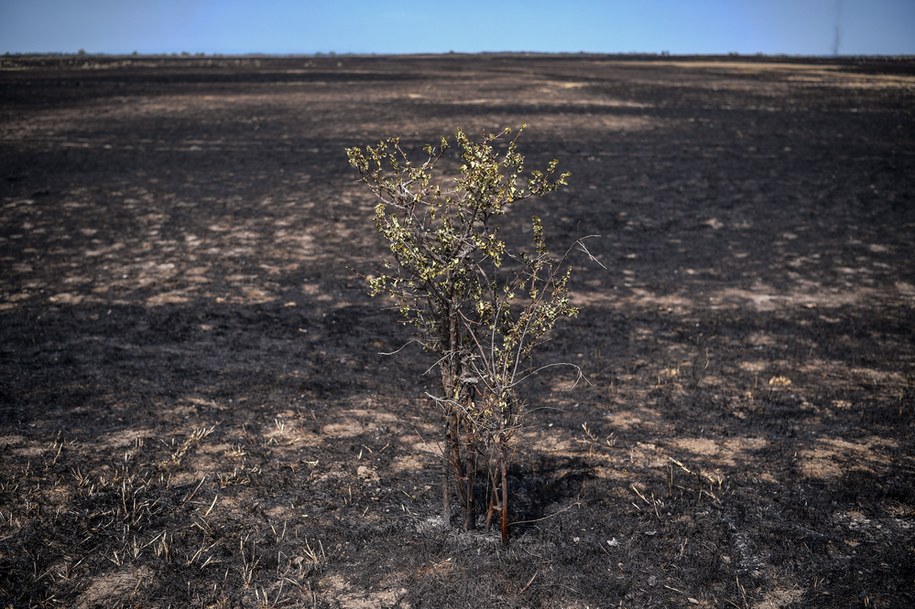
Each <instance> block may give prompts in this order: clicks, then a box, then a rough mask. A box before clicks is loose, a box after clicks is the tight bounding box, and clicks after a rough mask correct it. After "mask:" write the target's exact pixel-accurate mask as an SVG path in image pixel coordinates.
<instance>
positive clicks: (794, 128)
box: [0, 56, 915, 609]
mask: <svg viewBox="0 0 915 609" xmlns="http://www.w3.org/2000/svg"><path fill="white" fill-rule="evenodd" d="M0 68H2V69H0V172H2V173H0V197H2V201H0V606H3V607H7V606H9V607H16V608H19V607H23V608H25V607H57V606H60V607H139V606H142V607H153V606H154V607H260V606H276V607H312V606H314V607H341V608H344V609H356V608H362V607H365V608H368V607H373V608H374V607H412V608H414V609H417V608H421V607H427V608H441V607H475V608H481V607H494V608H496V607H497V608H499V609H508V608H511V607H517V608H521V607H543V608H547V607H549V608H556V607H562V608H570V609H571V608H584V607H592V608H593V607H618V606H623V607H686V606H698V607H729V606H730V607H737V608H741V609H743V608H750V607H756V608H759V609H773V608H778V607H822V608H833V607H899V608H902V607H911V606H915V569H913V565H915V529H913V526H915V484H913V474H915V457H913V448H915V441H913V425H915V406H913V404H915V399H913V378H915V333H913V331H912V328H915V265H913V263H912V261H913V260H915V238H913V235H915V205H913V202H915V116H913V112H915V64H913V62H912V61H910V60H837V61H827V60H816V61H805V60H798V59H794V60H790V61H787V60H786V61H774V60H768V59H765V58H762V59H755V60H748V59H746V58H727V59H724V58H690V59H683V60H679V59H678V60H676V61H668V60H663V61H662V60H657V59H654V60H649V59H626V58H612V57H590V56H582V57H535V56H534V57H511V56H453V57H450V56H449V57H402V58H385V57H371V58H369V57H366V58H357V57H339V58H332V57H325V58H282V59H279V58H275V59H274V58H239V59H214V58H189V59H183V60H179V59H167V58H159V59H149V58H139V59H136V60H125V59H121V58H103V59H96V58H91V57H90V58H79V59H78V60H76V59H66V58H63V59H61V58H58V59H53V58H52V59H47V58H3V59H0ZM522 121H524V122H527V123H529V125H530V129H529V131H528V132H527V133H526V134H525V136H524V138H523V140H522V143H523V145H522V151H523V152H526V153H527V156H528V160H529V162H530V163H531V164H532V165H541V164H543V163H544V162H545V161H547V160H549V159H550V158H553V157H557V158H559V159H560V160H561V161H562V167H564V168H567V169H570V170H571V171H572V172H573V178H572V185H571V187H570V188H569V189H567V190H566V191H564V192H562V193H558V194H556V195H555V196H552V197H550V198H549V199H548V200H547V201H545V202H543V203H542V204H538V205H537V206H536V208H535V209H532V210H531V212H536V213H538V214H539V215H541V216H542V217H543V218H544V223H545V226H546V229H547V234H548V236H549V237H550V240H551V242H552V243H553V244H555V245H557V246H559V245H561V244H563V243H570V242H572V241H573V240H574V239H575V238H576V237H579V236H582V235H585V234H600V235H602V237H601V238H600V239H594V240H591V241H590V242H589V243H590V248H591V250H592V253H593V254H595V255H596V256H598V257H599V258H600V259H601V260H602V261H603V262H604V264H605V265H606V266H607V268H608V270H606V271H604V270H602V269H600V268H599V267H597V266H595V265H588V264H586V263H585V261H584V260H582V261H581V262H580V264H577V266H578V267H579V268H577V272H576V274H575V276H574V278H573V286H574V290H575V299H576V302H577V303H578V304H579V305H580V306H581V307H582V315H581V316H580V317H579V318H577V319H575V320H573V321H571V322H569V323H566V324H564V325H563V326H562V327H560V328H559V330H558V332H557V333H556V338H555V340H554V341H553V342H551V343H550V344H549V345H548V347H547V350H546V352H545V353H543V357H544V359H545V361H548V360H564V361H571V362H574V363H576V364H578V365H580V366H581V367H582V368H583V370H584V372H585V373H586V375H587V376H588V380H589V383H587V384H586V383H581V384H579V385H577V386H576V387H574V388H573V387H571V380H572V379H569V378H567V377H564V376H562V375H560V374H544V375H541V376H540V377H538V378H537V379H536V380H535V381H534V382H533V383H532V384H531V385H529V386H528V387H527V389H526V392H527V397H528V398H529V400H530V401H531V403H532V405H534V406H536V407H549V408H542V409H540V410H538V411H537V412H536V414H535V415H534V416H533V417H532V419H533V420H532V426H531V428H530V429H529V430H528V432H527V433H526V435H525V437H524V438H523V439H522V442H520V443H519V453H518V459H517V462H516V465H515V466H514V468H513V470H512V474H511V480H512V482H513V483H514V486H515V489H516V491H515V495H514V504H513V505H512V513H511V518H512V520H513V521H514V522H515V523H516V524H515V525H514V526H513V527H512V542H511V544H510V545H509V546H507V547H502V546H501V545H500V544H499V542H498V534H497V533H496V532H491V533H485V532H477V533H473V534H467V533H463V532H458V531H449V530H446V529H444V528H443V527H442V526H441V520H440V518H439V498H440V490H439V471H440V467H439V458H438V457H437V450H438V447H437V444H436V439H437V436H436V434H437V430H438V427H439V422H438V420H437V417H436V413H435V412H434V411H433V410H432V409H431V407H430V405H429V404H428V403H426V402H425V401H424V399H423V397H422V396H423V392H424V391H426V390H428V389H430V388H432V386H433V384H434V378H433V376H432V375H427V376H423V372H424V371H425V370H426V369H427V368H428V367H429V366H430V365H431V364H432V361H430V358H429V357H428V355H427V354H423V353H420V352H417V351H415V350H413V351H411V350H410V348H407V349H405V350H403V351H402V352H401V353H400V354H399V355H397V356H396V357H382V356H380V355H378V353H379V352H383V351H393V350H395V349H397V348H399V347H400V346H401V345H402V344H403V343H404V342H406V341H407V339H408V338H409V336H408V335H407V333H406V329H404V328H402V327H401V326H399V325H398V324H396V323H395V322H396V318H395V316H394V314H393V313H391V312H389V311H384V310H381V309H380V303H378V302H374V301H372V300H371V299H369V298H368V297H367V295H366V290H365V288H364V286H363V285H362V284H361V283H360V281H359V280H358V279H357V278H356V277H354V276H353V274H352V273H351V272H350V271H348V270H347V267H355V268H360V269H369V268H371V266H372V265H373V264H374V263H375V262H376V261H377V260H378V259H379V257H380V256H381V255H382V254H383V244H382V243H381V242H380V240H378V239H376V238H375V236H374V234H373V233H372V232H371V217H372V201H370V200H369V198H368V197H367V194H366V193H365V192H364V191H363V190H361V189H360V188H359V186H358V184H357V183H356V181H355V176H354V175H352V173H351V172H350V171H349V168H348V166H347V164H346V159H345V155H344V153H343V149H344V147H345V146H351V145H356V144H364V143H371V142H374V141H377V140H379V139H381V138H383V137H386V136H390V135H399V136H402V138H403V141H404V142H406V143H407V144H409V145H411V146H414V145H416V146H418V145H420V144H423V143H426V142H431V141H436V140H437V138H438V136H440V135H443V134H446V133H448V132H450V131H452V130H453V128H454V127H455V126H457V125H462V126H463V127H464V128H465V129H466V130H467V131H468V132H477V131H479V130H481V129H484V128H485V129H498V128H500V127H502V126H506V125H512V126H517V125H518V124H520V123H521V122H522ZM520 226H521V225H520V224H519V225H518V231H520V230H521V229H520ZM518 234H520V232H519V233H518Z"/></svg>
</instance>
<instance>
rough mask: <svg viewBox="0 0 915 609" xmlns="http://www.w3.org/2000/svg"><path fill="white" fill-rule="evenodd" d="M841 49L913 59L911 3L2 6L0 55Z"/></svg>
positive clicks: (319, 1)
mask: <svg viewBox="0 0 915 609" xmlns="http://www.w3.org/2000/svg"><path fill="white" fill-rule="evenodd" d="M837 16H838V19H837ZM837 23H838V25H839V27H838V32H839V36H838V38H837V36H836V30H837V28H836V25H837ZM837 40H838V50H839V53H841V54H887V55H900V54H909V55H911V54H915V0H603V1H600V0H590V1H589V0H553V1H546V0H504V1H500V0H463V1H461V2H455V1H451V2H448V1H440V0H423V1H415V0H399V1H387V0H374V1H367V0H312V1H307V0H299V1H293V0H276V1H270V0H261V1H259V2H258V1H253V0H252V1H247V2H243V1H241V0H221V1H220V0H20V1H14V0H0V53H2V52H13V53H20V52H70V53H72V52H76V51H78V50H79V49H85V50H86V51H89V52H93V53H131V52H133V51H138V52H140V53H177V52H183V51H186V52H190V53H281V54H287V53H289V54H294V53H317V52H323V53H327V52H331V51H332V52H336V53H418V52H420V53H421V52H431V53H446V52H448V51H457V52H479V51H539V52H573V53H574V52H578V51H586V52H595V53H629V52H648V53H658V52H661V51H669V52H670V53H673V54H687V53H709V54H722V53H730V52H737V53H744V54H752V53H757V52H762V53H769V54H776V53H785V54H792V55H830V54H832V52H833V49H834V48H835V46H836V42H837Z"/></svg>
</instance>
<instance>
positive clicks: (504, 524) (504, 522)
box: [499, 441, 508, 545]
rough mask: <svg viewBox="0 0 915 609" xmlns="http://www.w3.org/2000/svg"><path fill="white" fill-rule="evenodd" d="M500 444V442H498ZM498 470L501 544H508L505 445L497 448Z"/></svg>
mask: <svg viewBox="0 0 915 609" xmlns="http://www.w3.org/2000/svg"><path fill="white" fill-rule="evenodd" d="M500 444H501V441H500ZM499 449H500V452H501V454H500V455H499V469H500V470H501V474H502V543H503V544H506V545H507V544H508V465H507V464H506V463H505V445H504V444H503V445H502V446H500V447H499Z"/></svg>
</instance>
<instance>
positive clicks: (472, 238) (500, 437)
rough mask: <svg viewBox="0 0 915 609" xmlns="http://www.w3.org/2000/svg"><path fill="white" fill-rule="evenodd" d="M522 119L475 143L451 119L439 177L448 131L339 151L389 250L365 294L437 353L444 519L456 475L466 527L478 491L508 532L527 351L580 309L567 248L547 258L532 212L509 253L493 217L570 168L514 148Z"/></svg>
mask: <svg viewBox="0 0 915 609" xmlns="http://www.w3.org/2000/svg"><path fill="white" fill-rule="evenodd" d="M523 129H524V125H522V127H521V130H520V131H519V132H518V134H517V135H516V136H514V137H510V134H511V130H510V129H505V130H504V131H502V132H501V133H498V134H486V133H484V134H483V136H482V137H481V139H480V140H479V141H473V140H471V139H469V138H468V137H467V136H466V135H465V134H464V132H463V131H462V130H461V129H460V128H459V129H457V131H456V133H455V136H454V140H455V142H456V144H457V151H458V152H459V159H460V165H459V173H458V175H456V177H454V178H453V179H451V180H448V179H442V178H436V176H435V175H434V173H435V171H434V170H435V168H436V165H437V164H438V163H439V161H440V160H441V159H442V158H443V156H444V155H445V153H446V152H447V151H448V150H449V149H450V148H451V143H450V142H449V141H448V139H447V138H444V137H443V138H441V141H440V143H439V145H438V147H434V146H426V147H425V148H424V149H423V150H424V152H425V156H424V159H423V161H422V163H420V164H414V163H413V162H412V161H411V160H410V158H409V157H408V155H407V153H406V152H405V151H404V150H403V149H402V148H401V145H400V141H399V139H398V138H391V139H388V140H385V141H382V142H380V143H379V144H378V145H376V146H366V147H365V148H364V149H362V148H348V149H347V151H346V152H347V155H348V157H349V162H350V164H351V165H352V166H353V167H354V168H356V169H357V170H358V171H359V174H360V176H361V179H362V181H363V182H365V184H367V185H368V187H369V188H370V189H371V191H372V192H373V193H374V194H375V196H376V197H377V199H378V204H377V205H376V207H375V226H376V228H377V230H378V232H379V233H380V234H381V235H382V236H383V237H384V239H385V240H386V241H387V243H388V245H389V247H390V252H391V256H392V258H391V259H388V260H386V261H385V263H384V270H383V272H382V273H381V274H378V275H376V276H370V277H367V279H368V281H369V284H370V286H371V293H372V295H373V296H375V295H379V294H386V295H388V296H389V297H391V298H392V299H393V301H394V302H395V303H396V304H397V306H398V308H399V310H400V313H401V315H402V316H403V318H404V320H405V321H407V322H409V323H410V324H411V325H413V326H414V327H415V328H416V329H417V330H418V338H417V340H418V341H419V342H420V343H421V344H422V346H423V347H424V348H425V349H426V350H428V351H431V352H433V353H434V354H435V355H437V356H438V361H437V367H438V370H439V376H440V382H441V394H440V395H437V396H431V395H430V396H429V397H430V398H431V399H432V401H433V402H434V403H435V404H437V405H438V406H439V407H440V408H441V411H442V413H443V414H444V426H443V439H444V447H445V448H444V451H443V453H444V484H443V516H444V520H445V522H446V524H450V522H451V495H452V481H453V491H454V492H455V493H456V496H457V499H458V502H459V504H460V506H461V510H462V512H463V524H464V528H465V529H473V528H475V526H476V520H477V514H478V503H479V501H478V499H479V498H481V497H482V498H483V500H484V501H485V502H486V503H485V505H486V506H487V510H486V526H487V528H488V527H489V526H490V524H491V521H492V518H493V516H494V515H495V514H499V516H500V518H501V532H502V540H503V542H505V541H507V539H508V496H509V491H508V479H507V469H508V464H509V460H510V442H511V440H512V438H513V437H514V436H515V433H516V431H517V430H518V428H519V426H520V424H521V421H522V418H523V416H524V414H525V404H523V403H522V401H521V400H520V399H519V397H518V393H517V387H518V385H519V384H520V383H521V382H522V381H524V380H525V379H526V378H528V377H529V376H530V375H531V374H534V373H536V372H537V370H536V369H534V368H533V367H532V363H531V354H532V352H533V351H534V350H535V349H536V347H537V346H538V345H540V344H541V343H542V342H543V341H544V340H545V339H546V338H547V335H548V333H549V332H550V330H551V329H552V328H553V326H554V325H555V324H556V322H557V321H558V320H559V319H560V318H562V317H571V316H574V315H576V314H577V310H576V309H575V308H574V307H573V306H572V305H571V304H570V302H569V295H568V288H567V283H568V280H569V275H570V272H571V268H569V267H568V266H567V265H566V264H565V256H563V257H562V258H560V259H557V258H555V257H553V256H551V254H550V252H549V251H548V249H547V245H546V241H545V239H544V235H543V227H542V224H541V221H540V219H539V218H537V217H534V218H533V220H532V224H533V248H532V250H531V251H528V252H515V251H511V250H510V249H509V248H508V247H507V246H506V243H505V241H503V240H502V239H500V238H499V226H498V224H497V222H496V221H497V219H499V218H500V217H502V216H504V215H505V214H506V212H507V211H509V209H511V208H512V207H513V206H514V205H515V204H517V203H519V202H521V201H524V200H526V199H531V198H536V197H541V196H543V195H546V194H548V193H550V192H552V191H554V190H556V189H557V188H558V187H559V186H561V185H565V184H566V179H567V178H568V177H569V175H570V174H569V173H561V174H558V175H557V174H556V169H557V166H558V161H556V160H553V161H551V162H550V163H549V164H548V166H547V168H546V169H545V170H543V171H541V170H533V171H530V172H526V171H525V167H524V157H523V156H522V155H521V154H519V153H518V151H517V148H516V145H517V140H518V136H520V134H521V131H523ZM478 483H479V484H478Z"/></svg>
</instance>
